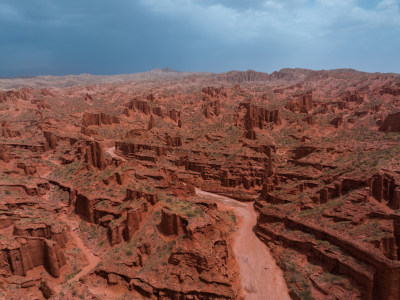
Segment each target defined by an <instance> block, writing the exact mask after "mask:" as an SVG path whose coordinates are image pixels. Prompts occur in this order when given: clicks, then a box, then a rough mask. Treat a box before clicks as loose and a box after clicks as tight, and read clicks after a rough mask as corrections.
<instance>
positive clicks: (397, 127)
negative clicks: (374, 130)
mask: <svg viewBox="0 0 400 300" xmlns="http://www.w3.org/2000/svg"><path fill="white" fill-rule="evenodd" d="M379 130H380V131H385V132H400V112H397V113H393V114H388V115H387V117H386V118H385V120H384V121H383V123H382V125H381V126H380V127H379Z"/></svg>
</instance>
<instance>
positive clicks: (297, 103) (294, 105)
mask: <svg viewBox="0 0 400 300" xmlns="http://www.w3.org/2000/svg"><path fill="white" fill-rule="evenodd" d="M313 106H314V103H313V98H312V94H311V93H307V94H303V95H300V96H299V97H298V99H296V100H290V101H288V102H287V103H286V105H285V108H286V109H288V110H290V111H292V112H302V113H307V112H308V111H310V110H311V109H312V108H313Z"/></svg>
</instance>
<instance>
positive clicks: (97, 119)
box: [82, 113, 120, 127]
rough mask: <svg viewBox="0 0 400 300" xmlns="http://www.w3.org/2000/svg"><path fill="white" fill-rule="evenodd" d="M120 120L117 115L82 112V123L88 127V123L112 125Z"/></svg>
mask: <svg viewBox="0 0 400 300" xmlns="http://www.w3.org/2000/svg"><path fill="white" fill-rule="evenodd" d="M119 123H120V120H119V118H118V117H115V116H111V115H107V114H105V113H99V114H92V113H84V114H83V120H82V125H83V126H84V127H88V126H90V125H96V126H101V125H112V124H119Z"/></svg>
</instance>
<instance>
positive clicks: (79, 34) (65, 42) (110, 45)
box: [0, 0, 400, 76]
mask: <svg viewBox="0 0 400 300" xmlns="http://www.w3.org/2000/svg"><path fill="white" fill-rule="evenodd" d="M398 4H399V1H397V0H382V1H378V0H370V1H356V0H336V1H331V0H286V1H282V0H265V1H262V0H251V1H239V0H114V1H108V0H107V1H106V0H96V1H95V0H69V1H64V0H35V1H25V0H2V1H1V2H0V38H1V41H0V76H19V75H37V74H57V75H62V74H76V73H93V74H117V73H132V72H141V71H146V70H149V69H153V68H159V67H164V66H169V67H171V68H174V69H179V70H188V71H195V70H198V71H215V72H221V71H228V70H231V69H242V70H246V69H256V70H261V71H268V72H270V71H273V70H276V69H280V68H282V67H306V68H314V69H322V68H326V69H329V68H340V67H352V68H357V69H361V70H366V71H394V72H400V60H399V59H398V53H399V52H400V14H399V10H398Z"/></svg>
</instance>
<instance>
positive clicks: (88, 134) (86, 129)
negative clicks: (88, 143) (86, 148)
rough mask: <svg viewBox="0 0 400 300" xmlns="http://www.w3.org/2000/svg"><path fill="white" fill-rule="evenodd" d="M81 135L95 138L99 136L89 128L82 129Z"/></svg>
mask: <svg viewBox="0 0 400 300" xmlns="http://www.w3.org/2000/svg"><path fill="white" fill-rule="evenodd" d="M81 133H82V134H84V135H87V136H93V135H96V134H97V131H96V130H94V129H89V128H87V127H81Z"/></svg>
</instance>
